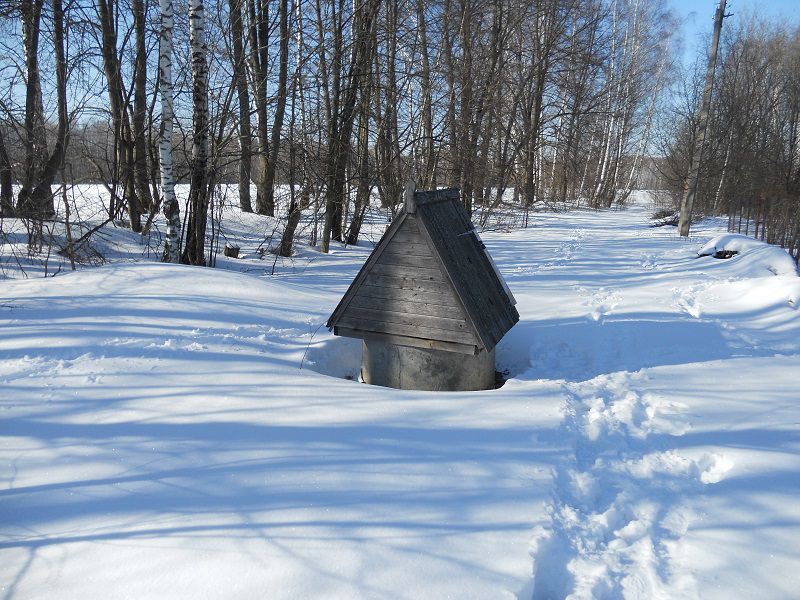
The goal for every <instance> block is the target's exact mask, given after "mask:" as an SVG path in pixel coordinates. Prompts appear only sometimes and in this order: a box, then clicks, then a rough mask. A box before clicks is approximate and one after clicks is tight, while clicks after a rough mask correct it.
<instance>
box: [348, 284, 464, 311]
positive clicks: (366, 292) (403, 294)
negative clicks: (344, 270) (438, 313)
mask: <svg viewBox="0 0 800 600" xmlns="http://www.w3.org/2000/svg"><path fill="white" fill-rule="evenodd" d="M361 296H363V297H365V298H376V299H396V300H398V301H400V300H408V301H411V302H424V303H425V304H438V305H442V306H448V307H453V308H456V309H458V310H459V311H461V305H460V304H459V302H458V300H456V297H455V296H454V295H453V292H452V291H449V290H448V292H446V293H442V292H425V291H422V290H406V289H401V288H398V289H392V288H386V287H378V286H374V285H368V284H367V283H365V284H364V285H362V286H361V288H360V289H359V290H358V294H357V295H356V297H361ZM354 299H355V298H354Z"/></svg>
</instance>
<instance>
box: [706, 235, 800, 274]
mask: <svg viewBox="0 0 800 600" xmlns="http://www.w3.org/2000/svg"><path fill="white" fill-rule="evenodd" d="M725 252H727V253H733V254H734V256H733V258H735V259H736V264H737V267H736V271H737V273H738V274H739V275H740V276H742V277H766V276H768V275H797V265H796V264H795V262H794V260H793V259H792V257H791V256H789V253H788V252H786V250H784V249H783V248H779V247H777V246H773V245H771V244H767V243H766V242H762V241H760V240H756V239H753V238H751V237H747V236H744V235H740V234H738V233H726V234H724V235H720V236H717V237H715V238H714V239H712V240H710V241H709V242H708V243H707V244H706V245H705V246H703V247H702V248H701V249H700V250H699V251H698V252H697V255H698V256H714V255H716V254H719V253H725Z"/></svg>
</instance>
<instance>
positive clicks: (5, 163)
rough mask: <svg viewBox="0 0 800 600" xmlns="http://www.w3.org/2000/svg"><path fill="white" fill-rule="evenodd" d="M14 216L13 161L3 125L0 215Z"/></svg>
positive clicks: (0, 161) (0, 164)
mask: <svg viewBox="0 0 800 600" xmlns="http://www.w3.org/2000/svg"><path fill="white" fill-rule="evenodd" d="M13 216H14V187H13V171H12V169H11V161H10V160H9V158H8V153H7V152H6V143H5V138H4V136H3V127H2V126H0V217H2V218H9V217H13Z"/></svg>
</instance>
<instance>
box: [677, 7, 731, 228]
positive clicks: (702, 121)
mask: <svg viewBox="0 0 800 600" xmlns="http://www.w3.org/2000/svg"><path fill="white" fill-rule="evenodd" d="M726 2H727V0H720V2H719V6H718V7H717V12H716V14H715V15H714V36H713V37H712V39H711V53H710V54H709V56H708V70H706V83H705V86H704V87H703V103H702V104H701V105H700V115H699V116H698V118H697V135H696V136H695V139H694V152H693V153H692V162H691V163H690V164H689V173H688V175H687V176H686V182H685V183H684V186H683V198H681V214H680V221H679V222H678V233H679V234H680V235H681V237H688V235H689V225H690V223H691V220H692V208H693V206H694V199H695V196H696V195H697V178H698V174H699V172H700V163H701V162H702V160H703V145H704V143H705V141H706V126H707V125H708V113H709V111H710V109H711V90H712V88H713V87H714V68H715V67H716V65H717V48H718V47H719V34H720V32H721V31H722V19H724V18H725V17H727V16H730V15H726V14H725V3H726Z"/></svg>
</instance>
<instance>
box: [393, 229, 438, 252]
mask: <svg viewBox="0 0 800 600" xmlns="http://www.w3.org/2000/svg"><path fill="white" fill-rule="evenodd" d="M420 235H421V234H420ZM395 242H396V240H395V239H394V238H393V239H392V243H390V244H389V245H388V246H387V247H386V251H385V252H387V253H391V254H403V255H406V256H427V257H432V256H433V255H432V254H431V249H430V247H429V246H428V244H426V243H425V240H422V243H420V244H417V243H414V242H397V243H395Z"/></svg>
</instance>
